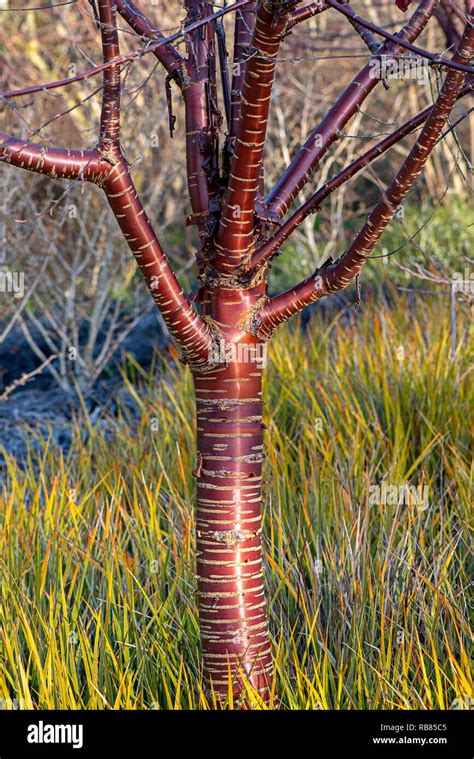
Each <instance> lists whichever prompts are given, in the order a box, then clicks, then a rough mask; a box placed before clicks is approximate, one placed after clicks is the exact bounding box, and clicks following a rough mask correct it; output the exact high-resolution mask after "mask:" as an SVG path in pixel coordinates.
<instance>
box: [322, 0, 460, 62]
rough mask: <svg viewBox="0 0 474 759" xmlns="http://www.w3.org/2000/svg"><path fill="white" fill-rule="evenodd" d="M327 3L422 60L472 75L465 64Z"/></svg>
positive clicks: (348, 9) (334, 1)
mask: <svg viewBox="0 0 474 759" xmlns="http://www.w3.org/2000/svg"><path fill="white" fill-rule="evenodd" d="M327 3H328V5H329V6H330V7H331V8H334V9H335V10H337V11H339V12H340V13H342V15H343V16H346V17H347V18H348V19H349V21H351V22H353V23H354V24H356V25H358V26H361V27H362V28H364V29H367V30H368V31H370V32H373V33H374V34H378V35H380V36H381V37H384V38H385V39H386V40H389V41H390V42H393V43H395V44H399V45H401V47H403V48H405V49H406V50H410V52H412V53H416V55H419V56H421V57H422V58H428V60H430V61H432V62H433V63H436V64H439V65H443V66H447V67H448V68H452V69H456V71H465V72H466V73H472V68H470V67H469V66H466V65H465V64H464V63H459V62H458V61H453V60H449V59H447V58H444V57H443V56H442V55H436V53H430V51H429V50H425V49H424V48H422V47H417V46H416V45H412V44H411V42H409V41H408V40H405V41H403V42H402V41H401V40H400V38H399V37H398V36H397V35H396V34H391V33H390V32H387V31H385V29H382V27H380V26H377V25H376V24H373V23H372V22H371V21H367V19H365V18H362V16H359V15H358V14H357V13H356V12H355V11H353V10H352V8H351V7H350V6H347V5H344V4H343V3H339V2H337V0H327Z"/></svg>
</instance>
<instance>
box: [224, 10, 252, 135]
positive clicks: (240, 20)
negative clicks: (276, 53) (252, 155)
mask: <svg viewBox="0 0 474 759" xmlns="http://www.w3.org/2000/svg"><path fill="white" fill-rule="evenodd" d="M256 8H257V2H256V0H253V1H252V2H250V3H249V4H248V5H247V6H245V8H241V9H240V10H238V11H237V13H236V14H235V27H234V58H233V62H232V86H231V101H230V112H231V118H230V130H229V134H230V136H231V137H235V135H236V134H237V130H238V127H239V122H240V104H241V95H242V86H243V82H244V75H245V68H246V64H247V58H248V57H249V50H250V44H251V42H252V37H253V32H254V29H255V10H256Z"/></svg>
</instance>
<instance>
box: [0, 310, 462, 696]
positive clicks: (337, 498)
mask: <svg viewBox="0 0 474 759" xmlns="http://www.w3.org/2000/svg"><path fill="white" fill-rule="evenodd" d="M449 329H450V322H449V299H445V298H434V297H432V298H422V297H419V298H417V299H416V301H415V304H414V305H413V304H412V305H411V306H410V305H409V304H408V301H407V300H406V299H405V298H404V297H403V296H402V297H400V298H397V299H396V300H395V301H394V302H393V303H392V305H391V306H389V305H388V304H387V303H386V302H382V301H381V299H380V298H379V299H374V300H373V301H372V302H370V303H368V304H366V305H365V306H364V309H363V311H362V312H360V313H359V315H358V316H357V318H356V319H355V320H354V319H351V320H347V319H346V318H344V317H343V316H342V315H341V314H337V315H335V316H334V315H332V316H331V314H330V312H323V311H322V310H321V311H320V312H319V311H318V312H316V315H315V316H314V317H313V318H312V320H311V322H310V325H309V329H308V331H307V333H306V336H302V335H301V334H300V332H299V331H298V329H297V325H296V324H292V325H290V327H287V328H286V330H285V331H283V332H281V334H280V335H279V336H278V337H277V338H276V339H275V340H274V341H273V343H272V349H271V351H270V359H269V368H268V373H267V380H266V399H267V405H266V421H267V424H268V433H267V439H266V443H267V455H268V459H267V464H266V485H265V513H264V547H265V564H266V580H267V588H268V597H269V614H270V620H271V629H272V636H273V646H274V655H275V666H276V673H277V691H278V693H279V696H280V703H281V708H282V709H317V708H320V709H436V708H441V709H449V708H456V706H458V707H460V706H464V705H466V704H469V701H468V699H469V698H470V697H471V696H472V682H471V676H470V667H469V661H468V653H469V649H468V646H469V640H470V632H469V621H468V597H467V591H468V582H469V580H468V566H467V562H468V527H467V523H468V519H469V488H470V483H471V471H470V456H469V449H468V445H469V436H468V429H467V427H468V425H467V419H468V401H469V397H468V354H467V350H466V343H467V340H466V334H465V333H466V331H467V319H459V322H458V336H457V349H456V355H455V357H454V358H453V357H452V355H451V338H450V334H449ZM160 371H161V381H160V382H157V380H156V376H153V374H151V373H150V374H148V375H147V374H145V373H144V372H143V371H141V370H140V369H139V368H133V367H132V368H131V369H130V370H129V372H128V376H127V377H126V378H125V382H126V384H127V387H128V392H129V393H130V395H131V396H133V397H134V398H135V400H136V401H137V403H138V404H139V408H140V419H139V420H138V422H137V421H134V420H133V419H132V418H131V417H130V414H129V412H127V408H126V406H125V405H124V407H123V409H122V411H121V413H120V414H119V416H118V418H115V419H114V420H111V419H103V420H100V419H99V420H98V421H97V422H96V423H95V424H94V425H93V424H92V423H91V421H90V419H89V418H88V417H87V414H86V413H85V412H84V414H83V416H82V417H81V419H80V420H78V423H77V425H76V426H75V441H74V444H73V447H72V450H71V451H70V452H69V453H68V454H67V455H66V456H64V455H62V454H61V452H60V451H59V450H58V449H57V448H55V447H54V445H53V444H52V443H51V442H50V443H48V442H45V443H43V444H42V446H41V450H40V453H38V452H36V453H33V452H32V453H31V456H30V458H29V460H28V462H27V464H26V466H24V467H23V468H20V467H19V466H18V464H17V463H15V461H13V460H11V459H7V471H6V483H5V486H4V490H3V492H2V495H1V496H0V556H1V559H0V562H1V563H0V567H1V570H0V571H1V578H2V582H1V594H2V601H1V607H0V704H3V706H6V707H17V706H20V707H23V708H32V707H34V708H40V709H51V708H60V709H78V708H87V709H91V708H98V709H101V708H123V709H143V708H156V709H199V708H209V706H210V707H211V708H212V704H211V705H209V704H208V703H207V702H206V700H205V697H204V695H203V684H202V678H201V670H200V657H199V639H198V621H197V605H196V596H195V585H194V570H193V546H194V535H193V491H194V483H193V478H192V476H191V475H190V472H191V470H192V469H193V467H194V457H195V453H194V451H195V447H194V422H193V398H192V387H191V381H190V377H189V374H188V373H187V371H186V370H185V369H184V368H183V367H181V366H179V367H178V368H176V369H171V368H170V367H166V366H164V365H163V366H161V367H160ZM105 423H107V424H105ZM110 425H113V426H114V432H113V435H112V436H111V435H110V431H109V433H107V434H106V432H105V430H106V429H109V430H110ZM84 428H87V431H88V435H87V436H84V434H81V430H82V433H83V431H84ZM382 480H384V481H385V482H386V483H387V484H389V485H392V486H393V485H395V486H396V487H399V488H400V487H401V486H402V485H404V484H406V483H409V484H411V485H415V486H422V487H427V492H428V499H427V501H426V502H425V503H422V504H420V503H417V502H416V499H415V498H411V496H410V497H407V498H406V499H404V502H403V503H400V504H398V505H397V504H395V505H390V504H387V505H383V504H377V503H375V504H374V503H373V497H372V496H371V494H372V493H373V492H374V491H372V490H371V489H370V488H371V487H373V486H374V485H378V484H379V483H380V482H381V481H382ZM410 492H411V491H410ZM405 501H406V502H405ZM456 699H458V700H456ZM257 707H258V704H256V708H257Z"/></svg>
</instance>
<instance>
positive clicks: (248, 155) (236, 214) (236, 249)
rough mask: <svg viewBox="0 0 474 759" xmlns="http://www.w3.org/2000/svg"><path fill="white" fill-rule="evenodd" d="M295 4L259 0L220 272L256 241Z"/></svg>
mask: <svg viewBox="0 0 474 759" xmlns="http://www.w3.org/2000/svg"><path fill="white" fill-rule="evenodd" d="M290 8H291V5H290V4H289V3H288V2H286V0H259V2H258V4H257V11H256V22H255V29H254V33H253V37H252V48H251V54H250V57H249V59H248V61H247V65H246V67H245V75H244V84H243V88H242V96H241V109H240V120H239V124H238V129H237V135H236V139H235V147H234V153H233V156H232V159H231V164H230V173H229V181H228V185H227V190H226V194H225V199H224V207H223V210H222V214H221V218H220V223H219V229H218V233H217V237H216V243H215V249H216V256H215V260H214V265H215V268H216V269H217V270H218V271H220V272H227V273H229V272H231V271H232V269H235V268H236V267H238V266H239V265H240V263H241V262H242V258H243V257H244V255H245V253H246V252H247V251H248V249H249V247H250V245H251V243H252V241H253V231H254V214H255V205H256V200H257V195H258V190H259V180H260V170H261V164H262V154H263V147H264V143H265V135H266V131H267V122H268V112H269V108H270V98H271V91H272V87H273V78H274V73H275V65H276V61H275V59H276V56H277V54H278V50H279V46H280V40H281V39H282V37H283V35H284V31H285V28H286V24H287V21H288V11H289V10H290Z"/></svg>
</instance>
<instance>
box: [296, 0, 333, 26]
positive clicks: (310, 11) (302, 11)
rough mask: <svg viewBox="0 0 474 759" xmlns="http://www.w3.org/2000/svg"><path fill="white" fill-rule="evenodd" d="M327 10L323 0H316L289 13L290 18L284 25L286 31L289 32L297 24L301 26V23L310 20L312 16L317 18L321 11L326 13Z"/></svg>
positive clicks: (327, 6)
mask: <svg viewBox="0 0 474 759" xmlns="http://www.w3.org/2000/svg"><path fill="white" fill-rule="evenodd" d="M328 8H329V5H327V3H325V2H324V0H318V2H316V3H310V4H309V5H305V6H303V8H297V9H296V10H294V11H293V12H292V13H290V17H289V19H288V23H287V25H286V31H287V32H289V31H290V29H293V27H294V26H296V25H297V24H301V22H302V21H306V19H308V18H312V17H313V16H317V15H318V14H319V13H322V12H323V11H327V10H328Z"/></svg>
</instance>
